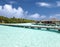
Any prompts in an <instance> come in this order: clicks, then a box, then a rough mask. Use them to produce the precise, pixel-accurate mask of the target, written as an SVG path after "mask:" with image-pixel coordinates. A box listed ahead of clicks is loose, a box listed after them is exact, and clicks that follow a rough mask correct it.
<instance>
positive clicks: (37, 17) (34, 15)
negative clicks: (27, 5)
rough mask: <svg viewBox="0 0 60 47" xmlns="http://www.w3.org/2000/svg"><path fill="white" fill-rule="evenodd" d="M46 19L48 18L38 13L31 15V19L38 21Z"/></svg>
mask: <svg viewBox="0 0 60 47" xmlns="http://www.w3.org/2000/svg"><path fill="white" fill-rule="evenodd" d="M44 18H46V16H45V15H40V14H38V13H35V14H32V15H30V19H33V20H34V19H36V20H41V19H44Z"/></svg>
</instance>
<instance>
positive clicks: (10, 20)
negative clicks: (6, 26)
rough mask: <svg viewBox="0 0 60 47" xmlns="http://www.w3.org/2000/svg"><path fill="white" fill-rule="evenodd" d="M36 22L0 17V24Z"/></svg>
mask: <svg viewBox="0 0 60 47" xmlns="http://www.w3.org/2000/svg"><path fill="white" fill-rule="evenodd" d="M29 22H34V20H28V19H22V18H15V17H13V18H8V17H4V16H0V23H29Z"/></svg>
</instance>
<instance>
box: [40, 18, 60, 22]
mask: <svg viewBox="0 0 60 47" xmlns="http://www.w3.org/2000/svg"><path fill="white" fill-rule="evenodd" d="M41 21H60V20H59V19H56V18H50V19H45V20H41Z"/></svg>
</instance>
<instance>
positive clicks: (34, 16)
mask: <svg viewBox="0 0 60 47" xmlns="http://www.w3.org/2000/svg"><path fill="white" fill-rule="evenodd" d="M30 17H31V18H39V17H40V15H39V14H38V13H35V14H32V15H31V16H30Z"/></svg>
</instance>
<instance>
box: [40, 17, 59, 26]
mask: <svg viewBox="0 0 60 47" xmlns="http://www.w3.org/2000/svg"><path fill="white" fill-rule="evenodd" d="M40 22H41V23H44V24H55V25H60V20H58V19H56V18H51V19H48V20H41V21H40Z"/></svg>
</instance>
